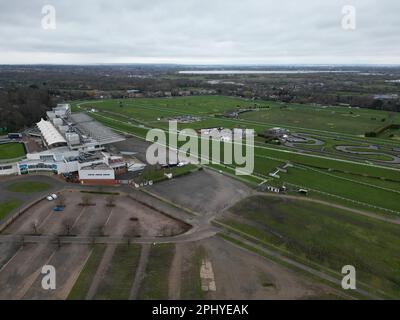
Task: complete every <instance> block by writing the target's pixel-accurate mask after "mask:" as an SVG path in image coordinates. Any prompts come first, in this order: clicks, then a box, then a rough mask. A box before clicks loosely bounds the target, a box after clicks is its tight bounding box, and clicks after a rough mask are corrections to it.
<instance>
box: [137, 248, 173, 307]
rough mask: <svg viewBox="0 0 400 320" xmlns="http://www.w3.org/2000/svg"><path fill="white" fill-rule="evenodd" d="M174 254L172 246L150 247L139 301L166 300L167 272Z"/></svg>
mask: <svg viewBox="0 0 400 320" xmlns="http://www.w3.org/2000/svg"><path fill="white" fill-rule="evenodd" d="M174 252H175V245H174V244H157V245H155V246H152V247H151V251H150V256H149V260H148V263H147V267H146V276H145V278H144V279H143V281H142V284H141V286H140V289H139V299H140V300H153V299H162V300H165V299H168V281H169V270H170V267H171V263H172V259H173V257H174Z"/></svg>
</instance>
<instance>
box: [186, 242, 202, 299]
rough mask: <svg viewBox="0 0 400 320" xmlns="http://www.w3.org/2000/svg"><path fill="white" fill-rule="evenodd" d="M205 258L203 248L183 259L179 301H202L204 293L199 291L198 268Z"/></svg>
mask: <svg viewBox="0 0 400 320" xmlns="http://www.w3.org/2000/svg"><path fill="white" fill-rule="evenodd" d="M205 257H206V251H205V249H204V248H203V247H198V248H196V249H195V250H194V251H193V252H192V253H191V255H190V256H185V257H184V261H183V263H182V279H181V296H180V299H188V300H199V299H204V297H205V295H204V291H203V290H202V289H201V278H200V268H201V263H202V261H203V259H204V258H205Z"/></svg>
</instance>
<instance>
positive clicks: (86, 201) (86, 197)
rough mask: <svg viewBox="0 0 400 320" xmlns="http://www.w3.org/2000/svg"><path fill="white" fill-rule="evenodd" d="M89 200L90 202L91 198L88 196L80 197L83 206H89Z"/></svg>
mask: <svg viewBox="0 0 400 320" xmlns="http://www.w3.org/2000/svg"><path fill="white" fill-rule="evenodd" d="M91 200H92V197H91V196H90V195H88V194H83V195H82V205H83V206H89V205H90V201H91Z"/></svg>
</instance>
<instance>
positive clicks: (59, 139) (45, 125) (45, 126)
mask: <svg viewBox="0 0 400 320" xmlns="http://www.w3.org/2000/svg"><path fill="white" fill-rule="evenodd" d="M37 126H38V128H39V130H40V132H41V134H42V136H43V138H44V140H46V143H47V145H48V146H51V145H53V144H56V143H67V141H66V140H65V139H64V137H63V136H62V135H61V134H60V133H59V132H58V130H57V129H56V128H55V127H54V126H53V124H52V123H51V122H50V121H46V120H43V119H41V120H40V122H38V123H37Z"/></svg>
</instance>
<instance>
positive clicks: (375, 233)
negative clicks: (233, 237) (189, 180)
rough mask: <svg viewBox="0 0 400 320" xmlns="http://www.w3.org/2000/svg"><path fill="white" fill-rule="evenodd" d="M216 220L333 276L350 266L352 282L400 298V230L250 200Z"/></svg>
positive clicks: (347, 215) (315, 209) (331, 212)
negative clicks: (354, 279)
mask: <svg viewBox="0 0 400 320" xmlns="http://www.w3.org/2000/svg"><path fill="white" fill-rule="evenodd" d="M230 211H231V212H232V213H233V214H234V215H233V216H230V217H227V218H224V219H223V220H222V221H223V222H224V223H226V224H228V225H230V226H232V227H234V228H236V229H238V230H240V231H242V232H245V233H246V234H249V235H252V236H254V237H256V238H258V239H260V240H262V241H263V242H265V243H269V244H271V245H273V246H274V247H275V248H277V249H278V250H280V251H281V252H287V253H288V254H291V255H294V256H296V257H298V258H299V259H300V260H301V261H303V262H304V261H310V262H314V263H317V264H318V265H321V266H323V267H327V268H329V269H331V270H334V271H336V272H339V273H340V271H341V268H342V266H344V265H349V264H350V265H354V266H355V267H356V270H357V276H358V280H359V281H361V282H363V283H366V284H368V285H369V286H371V287H372V288H374V289H380V290H383V291H384V292H386V293H388V294H390V295H391V296H393V297H397V298H399V297H400V273H399V266H400V251H399V250H398V248H399V245H400V226H398V225H394V224H390V223H386V222H381V221H378V220H375V219H373V218H368V217H364V216H361V215H357V214H353V213H351V212H348V211H344V210H339V209H335V208H331V207H326V206H323V205H319V204H314V203H307V202H300V201H295V200H284V201H283V200H280V199H273V198H270V197H263V196H255V197H250V198H247V199H245V200H242V201H241V202H239V203H238V204H236V205H235V206H234V207H233V208H231V209H230Z"/></svg>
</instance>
